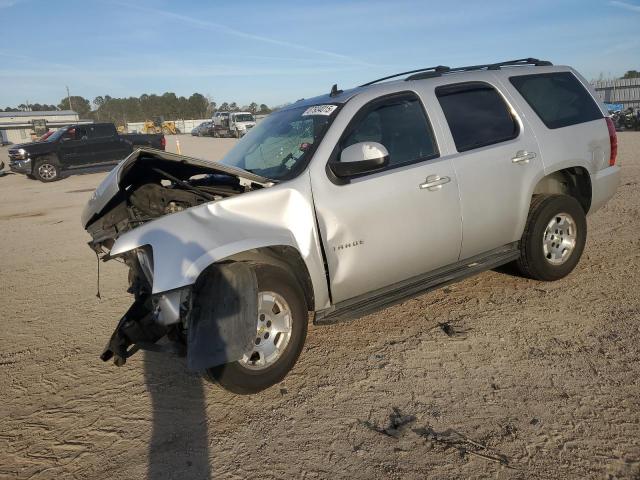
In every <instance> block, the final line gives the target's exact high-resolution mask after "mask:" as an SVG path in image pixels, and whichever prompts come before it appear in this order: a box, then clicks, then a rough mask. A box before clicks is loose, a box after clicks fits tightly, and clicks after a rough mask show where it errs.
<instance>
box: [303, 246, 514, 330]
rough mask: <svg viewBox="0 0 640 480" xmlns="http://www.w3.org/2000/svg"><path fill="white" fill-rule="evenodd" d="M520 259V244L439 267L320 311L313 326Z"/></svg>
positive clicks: (372, 309) (347, 317)
mask: <svg viewBox="0 0 640 480" xmlns="http://www.w3.org/2000/svg"><path fill="white" fill-rule="evenodd" d="M519 256H520V251H519V249H518V242H513V243H510V244H508V245H505V246H503V247H500V248H497V249H495V250H491V251H489V252H487V253H483V254H481V255H476V256H475V257H471V258H467V259H465V260H463V261H461V262H457V263H454V264H452V265H448V266H446V267H443V268H439V269H438V270H435V271H433V272H429V273H427V274H425V275H418V276H416V277H412V278H409V279H407V280H403V281H402V282H398V283H396V284H394V285H390V286H388V287H383V288H381V289H378V290H375V291H373V292H371V293H366V294H364V295H360V296H357V297H355V298H351V299H349V300H344V301H342V302H340V303H337V304H336V305H334V306H333V307H331V308H328V309H326V310H322V311H320V312H317V313H316V315H315V318H314V320H313V323H314V324H316V325H326V324H331V323H337V322H341V321H344V320H352V319H355V318H359V317H363V316H365V315H368V314H370V313H373V312H376V311H378V310H382V309H383V308H386V307H390V306H391V305H395V304H397V303H401V302H403V301H405V300H407V299H409V298H412V297H415V296H416V295H419V294H422V293H426V292H430V291H432V290H435V289H437V288H440V287H444V286H445V285H449V284H451V283H455V282H458V281H460V280H463V279H464V278H467V277H470V276H472V275H476V274H478V273H481V272H484V271H486V270H491V269H492V268H496V267H499V266H501V265H504V264H506V263H509V262H511V261H513V260H516V259H517V258H518V257H519Z"/></svg>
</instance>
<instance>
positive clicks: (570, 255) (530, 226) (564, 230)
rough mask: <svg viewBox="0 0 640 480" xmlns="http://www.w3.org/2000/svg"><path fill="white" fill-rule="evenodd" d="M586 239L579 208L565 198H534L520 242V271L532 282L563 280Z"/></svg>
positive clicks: (569, 199) (553, 196)
mask: <svg viewBox="0 0 640 480" xmlns="http://www.w3.org/2000/svg"><path fill="white" fill-rule="evenodd" d="M586 239H587V219H586V216H585V212H584V210H583V208H582V205H580V203H578V201H577V200H576V199H575V198H573V197H569V196H568V195H535V196H534V197H533V200H532V201H531V207H530V209H529V217H528V218H527V224H526V226H525V229H524V233H523V235H522V239H521V240H520V258H519V259H518V260H517V266H518V269H519V270H520V272H521V273H522V274H523V275H525V276H527V277H530V278H533V279H535V280H545V281H553V280H558V279H560V278H563V277H565V276H567V275H569V273H571V271H572V270H573V269H574V268H575V266H576V265H577V264H578V261H579V260H580V257H581V255H582V251H583V250H584V246H585V243H586Z"/></svg>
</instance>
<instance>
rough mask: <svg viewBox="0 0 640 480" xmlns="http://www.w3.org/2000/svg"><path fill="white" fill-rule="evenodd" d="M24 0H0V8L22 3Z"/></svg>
mask: <svg viewBox="0 0 640 480" xmlns="http://www.w3.org/2000/svg"><path fill="white" fill-rule="evenodd" d="M23 1H24V0H0V8H9V7H13V6H14V5H17V4H18V3H22V2H23Z"/></svg>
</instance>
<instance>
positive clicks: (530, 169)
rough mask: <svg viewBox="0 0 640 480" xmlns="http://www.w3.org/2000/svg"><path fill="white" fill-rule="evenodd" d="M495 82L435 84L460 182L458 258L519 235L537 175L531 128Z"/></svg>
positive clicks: (539, 170) (537, 160) (537, 157)
mask: <svg viewBox="0 0 640 480" xmlns="http://www.w3.org/2000/svg"><path fill="white" fill-rule="evenodd" d="M496 83H497V82H492V81H473V82H457V83H454V82H450V83H445V84H442V85H439V86H438V87H436V88H435V96H436V98H437V102H438V104H439V106H440V108H441V111H442V114H443V117H444V123H445V125H447V126H448V127H449V131H450V134H451V137H452V140H453V146H454V149H455V151H453V152H452V155H451V157H450V158H451V160H452V162H453V166H454V169H455V171H456V175H457V177H458V182H459V185H460V201H461V208H462V230H463V232H462V238H463V242H462V251H461V254H460V259H466V258H469V257H472V256H474V255H477V254H480V253H484V252H487V251H489V250H492V249H494V248H497V247H500V246H502V245H506V244H508V243H511V242H515V241H517V240H519V239H520V237H521V235H522V231H523V228H524V222H525V221H526V218H527V212H528V210H529V204H530V201H531V195H532V191H533V188H534V186H535V185H536V183H537V181H538V179H539V178H541V177H542V175H543V165H542V160H541V158H540V149H539V147H538V143H537V140H536V138H535V136H534V135H533V132H532V129H531V127H530V126H529V124H528V123H527V122H526V120H525V119H524V117H523V116H521V115H518V113H517V112H516V110H515V109H514V108H513V106H512V104H511V103H512V102H510V101H509V99H508V98H507V97H506V96H505V95H504V94H503V93H502V92H501V91H499V90H498V89H497V88H496Z"/></svg>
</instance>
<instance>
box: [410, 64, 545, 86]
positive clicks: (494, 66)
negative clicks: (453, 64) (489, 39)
mask: <svg viewBox="0 0 640 480" xmlns="http://www.w3.org/2000/svg"><path fill="white" fill-rule="evenodd" d="M527 65H533V66H536V67H548V66H551V65H553V63H551V62H549V61H547V60H538V59H537V58H519V59H518V60H507V61H505V62H498V63H487V64H484V65H470V66H467V67H457V68H450V69H449V70H447V71H446V72H441V73H454V72H471V71H474V70H500V68H502V67H517V66H527ZM441 73H438V74H437V75H434V74H433V73H431V74H430V75H423V74H420V73H418V74H415V75H411V76H410V77H407V78H405V80H406V81H409V80H420V79H423V78H429V77H433V76H439V75H440V74H441Z"/></svg>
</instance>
